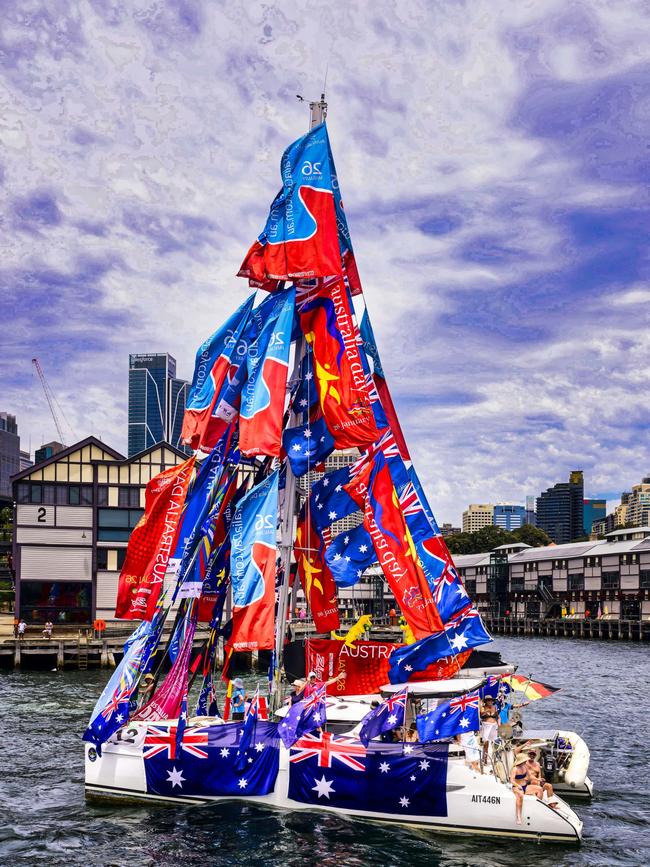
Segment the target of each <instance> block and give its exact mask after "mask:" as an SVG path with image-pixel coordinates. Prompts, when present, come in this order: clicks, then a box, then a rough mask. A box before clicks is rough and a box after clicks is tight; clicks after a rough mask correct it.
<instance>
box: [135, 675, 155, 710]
mask: <svg viewBox="0 0 650 867" xmlns="http://www.w3.org/2000/svg"><path fill="white" fill-rule="evenodd" d="M155 688H156V678H155V677H154V676H153V674H145V676H144V677H143V678H142V689H141V690H140V691H139V695H140V707H144V705H145V704H146V703H147V702H148V701H149V699H150V698H151V696H152V695H153V691H154V689H155Z"/></svg>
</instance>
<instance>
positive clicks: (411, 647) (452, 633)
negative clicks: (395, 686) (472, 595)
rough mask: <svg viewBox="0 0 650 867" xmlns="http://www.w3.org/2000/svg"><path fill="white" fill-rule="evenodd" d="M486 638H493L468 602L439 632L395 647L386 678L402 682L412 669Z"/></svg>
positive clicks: (450, 654) (417, 669) (463, 649)
mask: <svg viewBox="0 0 650 867" xmlns="http://www.w3.org/2000/svg"><path fill="white" fill-rule="evenodd" d="M488 641H492V636H491V635H490V633H489V632H488V631H487V630H486V629H485V627H484V626H483V621H482V620H481V615H480V614H479V613H478V610H477V609H476V608H474V606H473V605H471V604H469V605H467V606H466V607H465V609H464V610H463V611H461V612H460V613H459V614H457V615H456V616H455V617H453V618H452V619H451V620H450V621H448V622H447V623H445V627H444V629H443V630H441V631H440V632H436V633H434V634H433V635H429V636H427V637H426V638H422V639H421V640H420V641H416V642H415V644H407V645H405V646H404V647H399V648H397V650H394V651H393V652H392V653H391V655H390V668H389V671H388V677H389V680H390V682H391V683H403V682H404V681H406V680H408V679H409V677H410V675H411V673H412V672H414V671H422V670H423V669H425V668H426V667H427V666H429V665H431V663H433V662H435V661H436V660H437V659H442V658H443V657H447V656H456V655H458V654H459V653H461V652H464V651H465V650H468V649H469V648H471V647H477V646H478V645H479V644H486V643H487V642H488Z"/></svg>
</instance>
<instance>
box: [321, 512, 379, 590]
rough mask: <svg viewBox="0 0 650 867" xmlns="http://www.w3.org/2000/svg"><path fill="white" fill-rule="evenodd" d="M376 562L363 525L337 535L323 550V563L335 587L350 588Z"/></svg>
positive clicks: (370, 541)
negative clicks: (331, 576)
mask: <svg viewBox="0 0 650 867" xmlns="http://www.w3.org/2000/svg"><path fill="white" fill-rule="evenodd" d="M376 560H377V555H376V554H375V549H374V547H373V544H372V539H371V538H370V534H369V533H368V531H367V530H366V529H365V527H364V526H363V525H360V526H358V527H355V528H354V529H353V530H350V531H349V532H347V533H339V535H338V536H336V537H335V538H334V540H333V541H332V544H331V545H329V546H328V548H326V550H325V562H326V563H327V565H328V566H329V570H330V572H331V573H332V575H333V576H334V580H335V581H336V585H337V587H351V586H352V585H353V584H356V583H357V581H358V580H359V579H360V578H361V576H362V575H363V573H364V572H365V570H366V569H367V568H368V566H371V565H372V564H373V563H375V562H376Z"/></svg>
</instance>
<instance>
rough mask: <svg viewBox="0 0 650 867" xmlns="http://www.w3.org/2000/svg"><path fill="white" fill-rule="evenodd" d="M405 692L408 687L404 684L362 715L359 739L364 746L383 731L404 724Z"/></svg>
mask: <svg viewBox="0 0 650 867" xmlns="http://www.w3.org/2000/svg"><path fill="white" fill-rule="evenodd" d="M407 693H408V687H406V686H405V687H404V689H400V690H399V692H395V693H393V695H390V696H388V698H385V699H384V701H382V702H381V704H380V705H379V706H378V707H375V708H373V709H372V710H371V711H370V713H367V714H366V715H365V716H364V718H363V719H362V720H361V728H360V729H359V740H360V741H361V743H362V744H363V745H364V746H366V747H367V746H368V742H369V741H371V740H372V739H373V738H376V737H379V735H381V734H383V733H384V732H389V731H392V730H393V729H394V728H397V727H398V726H403V725H404V717H405V716H406V700H407Z"/></svg>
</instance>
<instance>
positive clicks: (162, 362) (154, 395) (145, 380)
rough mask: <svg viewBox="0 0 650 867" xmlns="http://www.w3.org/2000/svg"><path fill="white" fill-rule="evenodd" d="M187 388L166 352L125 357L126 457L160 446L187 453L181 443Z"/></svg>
mask: <svg viewBox="0 0 650 867" xmlns="http://www.w3.org/2000/svg"><path fill="white" fill-rule="evenodd" d="M188 388H189V384H188V383H187V382H186V381H185V380H184V379H177V378H176V359H175V358H173V357H172V356H171V355H170V354H169V353H168V352H164V353H158V354H154V355H129V457H132V456H133V455H135V454H138V453H139V452H141V451H144V450H145V449H148V448H150V447H151V446H153V445H155V444H156V443H160V442H168V443H171V445H173V446H175V447H176V448H179V449H181V450H183V451H188V450H187V449H186V448H185V447H184V446H183V445H182V443H181V428H182V426H183V415H184V413H185V403H186V400H187V391H188Z"/></svg>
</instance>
